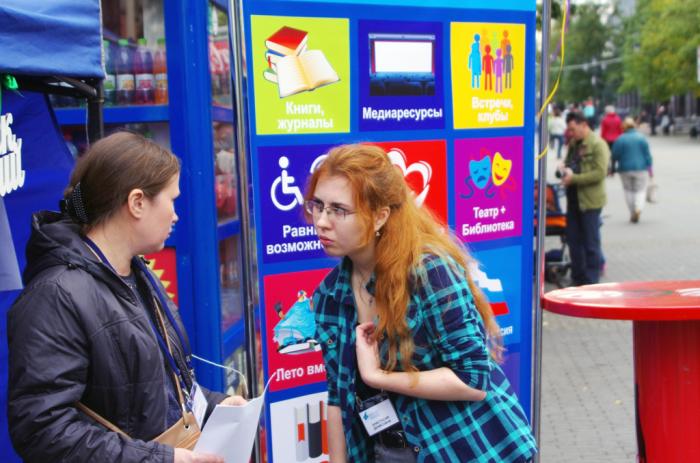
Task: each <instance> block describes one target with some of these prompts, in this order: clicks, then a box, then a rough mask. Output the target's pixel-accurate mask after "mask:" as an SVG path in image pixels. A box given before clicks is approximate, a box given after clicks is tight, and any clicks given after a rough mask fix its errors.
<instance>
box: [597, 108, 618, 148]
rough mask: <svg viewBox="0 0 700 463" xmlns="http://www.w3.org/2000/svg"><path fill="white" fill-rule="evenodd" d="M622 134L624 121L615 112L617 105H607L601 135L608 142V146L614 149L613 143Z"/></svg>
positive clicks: (601, 125) (601, 124)
mask: <svg viewBox="0 0 700 463" xmlns="http://www.w3.org/2000/svg"><path fill="white" fill-rule="evenodd" d="M620 135H622V121H621V120H620V116H618V115H617V113H616V112H615V106H613V105H608V106H606V107H605V116H603V120H602V121H601V123H600V136H601V137H602V138H603V140H605V141H606V142H607V143H608V147H609V148H610V149H612V146H613V143H615V140H617V137H619V136H620Z"/></svg>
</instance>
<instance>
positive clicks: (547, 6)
mask: <svg viewBox="0 0 700 463" xmlns="http://www.w3.org/2000/svg"><path fill="white" fill-rule="evenodd" d="M551 16H552V1H551V0H544V1H543V2H542V51H541V55H540V100H539V101H540V104H539V107H540V108H541V107H542V105H543V104H544V102H545V100H546V99H547V92H548V89H549V61H550V58H549V33H550V31H549V28H550V22H551ZM539 129H540V130H539V143H538V148H537V152H538V153H542V152H543V151H544V149H545V147H546V146H547V142H548V138H549V133H548V130H547V111H546V110H545V111H544V113H543V115H542V119H541V120H540V127H539ZM537 172H538V173H537V178H538V183H537V198H538V202H537V243H536V245H535V254H536V255H537V262H536V264H535V269H536V278H535V281H536V282H537V286H536V288H535V291H533V292H534V304H533V313H534V323H533V326H534V328H535V333H534V337H533V338H534V339H533V343H534V346H533V352H534V356H533V357H534V359H533V360H534V368H533V387H532V394H533V397H532V429H533V433H534V434H535V439H536V441H537V445H538V446H539V447H540V451H541V449H542V444H541V440H540V428H541V402H540V398H541V395H542V307H541V306H540V297H541V291H542V290H543V288H544V236H545V223H544V222H545V214H546V208H545V206H546V203H547V201H546V197H547V196H546V194H547V191H546V187H547V157H546V156H545V157H542V159H540V160H539V162H538V164H537ZM533 461H534V462H535V463H537V462H539V461H540V453H537V454H536V455H535V458H534V460H533Z"/></svg>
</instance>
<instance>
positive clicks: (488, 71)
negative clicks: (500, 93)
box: [481, 45, 493, 90]
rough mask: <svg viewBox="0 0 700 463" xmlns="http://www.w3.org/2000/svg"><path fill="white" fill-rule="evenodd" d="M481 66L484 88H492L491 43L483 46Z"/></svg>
mask: <svg viewBox="0 0 700 463" xmlns="http://www.w3.org/2000/svg"><path fill="white" fill-rule="evenodd" d="M481 67H482V70H483V72H484V90H493V56H491V45H486V46H485V47H484V57H483V58H482V60H481Z"/></svg>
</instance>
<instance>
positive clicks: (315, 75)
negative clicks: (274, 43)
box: [268, 50, 340, 98]
mask: <svg viewBox="0 0 700 463" xmlns="http://www.w3.org/2000/svg"><path fill="white" fill-rule="evenodd" d="M276 77H277V85H278V86H279V93H280V98H285V97H287V96H289V95H294V94H295V93H299V92H304V91H307V90H313V89H315V88H318V87H321V86H323V85H328V84H332V83H333V82H337V81H339V80H340V78H339V77H338V74H337V73H336V72H335V70H334V69H333V67H331V64H330V63H329V62H328V60H327V59H326V56H325V55H324V54H323V52H322V51H321V50H311V51H305V52H303V53H302V54H300V55H287V56H285V57H284V58H282V59H280V60H279V61H277V76H276ZM268 80H271V79H268Z"/></svg>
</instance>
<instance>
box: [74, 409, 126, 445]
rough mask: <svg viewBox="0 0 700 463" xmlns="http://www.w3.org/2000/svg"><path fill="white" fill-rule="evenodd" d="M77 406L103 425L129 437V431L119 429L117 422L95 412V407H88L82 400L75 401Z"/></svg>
mask: <svg viewBox="0 0 700 463" xmlns="http://www.w3.org/2000/svg"><path fill="white" fill-rule="evenodd" d="M75 408H77V409H78V410H80V411H81V412H83V413H85V414H86V415H87V416H89V417H90V418H92V419H93V420H95V421H97V422H98V423H100V424H101V425H102V426H104V427H105V428H107V429H109V430H110V431H114V432H116V433H119V434H121V435H122V436H124V437H129V435H128V434H127V433H125V432H124V431H122V430H121V429H119V428H118V427H117V426H116V425H115V424H113V423H112V422H111V421H109V420H107V419H106V418H104V417H102V415H99V414H98V413H97V412H95V411H94V410H93V409H91V408H90V407H88V406H87V405H85V404H84V403H82V402H76V403H75Z"/></svg>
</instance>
